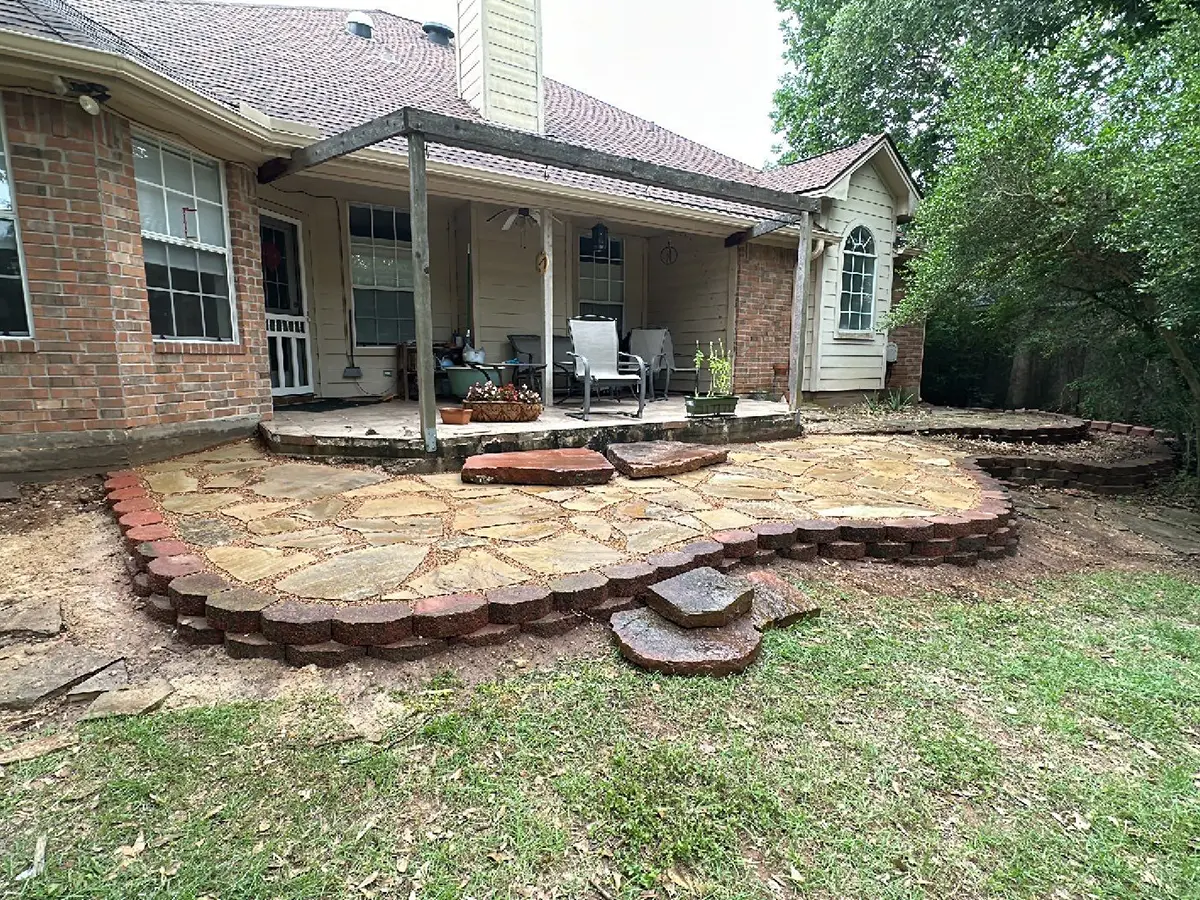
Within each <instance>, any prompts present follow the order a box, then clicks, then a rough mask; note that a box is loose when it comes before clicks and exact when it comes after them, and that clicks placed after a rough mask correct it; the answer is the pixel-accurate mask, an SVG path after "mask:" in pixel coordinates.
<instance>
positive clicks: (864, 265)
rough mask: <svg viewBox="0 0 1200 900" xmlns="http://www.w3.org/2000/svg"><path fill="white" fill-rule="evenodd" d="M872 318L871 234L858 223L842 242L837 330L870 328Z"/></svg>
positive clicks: (873, 253)
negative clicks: (844, 241) (840, 291)
mask: <svg viewBox="0 0 1200 900" xmlns="http://www.w3.org/2000/svg"><path fill="white" fill-rule="evenodd" d="M874 318H875V238H873V237H872V236H871V232H870V231H868V230H867V229H866V228H864V227H863V226H861V225H859V226H858V227H857V228H855V229H854V230H853V231H851V232H850V234H849V235H848V236H847V237H846V243H845V244H844V245H843V246H842V299H841V304H840V306H839V313H838V330H839V331H870V330H871V328H872V326H873V325H874Z"/></svg>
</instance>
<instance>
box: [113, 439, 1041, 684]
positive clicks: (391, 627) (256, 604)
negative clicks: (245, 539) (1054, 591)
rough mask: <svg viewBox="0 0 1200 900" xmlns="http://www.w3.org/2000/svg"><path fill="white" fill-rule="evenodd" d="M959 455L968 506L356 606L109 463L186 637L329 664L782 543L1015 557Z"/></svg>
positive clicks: (613, 594)
mask: <svg viewBox="0 0 1200 900" xmlns="http://www.w3.org/2000/svg"><path fill="white" fill-rule="evenodd" d="M958 467H959V468H960V469H961V470H962V471H963V472H964V473H965V474H967V475H969V476H971V477H972V478H974V479H975V481H976V482H977V483H978V484H979V487H980V489H981V491H982V503H981V504H980V505H979V506H978V507H976V508H975V509H971V510H966V511H964V512H962V513H961V514H957V515H937V516H930V517H927V518H911V519H888V520H882V521H862V520H843V519H836V520H835V519H803V520H798V521H793V522H760V523H758V524H757V525H755V526H753V527H752V528H750V529H748V530H740V529H738V530H729V531H719V532H716V533H714V534H712V535H710V536H709V537H708V538H707V539H700V540H697V541H695V542H693V543H691V544H688V545H686V546H685V547H682V548H681V549H679V550H673V551H665V552H661V553H656V554H652V555H650V556H648V557H646V559H645V560H643V561H640V562H630V563H623V564H620V565H615V566H609V567H608V568H606V569H603V570H601V571H599V572H583V573H580V574H577V575H568V576H564V577H561V578H558V579H555V580H554V581H552V582H551V583H550V584H549V586H547V587H542V586H540V585H516V586H513V587H507V588H499V589H497V590H493V591H488V592H487V593H486V594H452V595H447V596H442V597H427V598H424V599H421V600H415V601H412V602H396V601H378V602H375V603H363V604H356V605H348V606H335V605H333V604H330V603H325V602H321V601H307V600H285V599H280V598H278V597H274V596H271V595H270V594H267V593H262V592H259V591H256V590H254V589H253V588H250V587H247V586H239V585H232V584H230V583H229V582H227V581H226V580H225V579H224V578H223V577H222V576H220V575H217V574H215V573H212V572H207V571H205V569H204V566H205V564H204V561H203V560H202V559H201V558H200V557H198V556H196V555H194V554H193V553H192V550H191V548H190V547H189V546H188V545H187V544H185V543H183V542H182V541H180V540H178V538H177V537H176V535H175V534H174V532H173V531H172V530H171V528H170V526H169V525H167V524H166V522H165V520H164V518H163V516H162V513H161V512H160V511H159V510H158V508H157V504H156V502H155V501H154V499H153V498H152V497H151V496H150V495H149V492H148V491H147V490H146V488H145V486H144V484H143V482H142V479H141V476H139V475H138V474H137V473H136V472H133V471H129V470H125V471H120V472H110V473H109V474H108V476H107V480H106V481H105V482H104V487H105V490H106V492H107V493H106V500H107V502H108V504H109V506H110V507H111V508H112V511H113V514H114V516H116V517H117V521H118V524H119V525H120V527H121V530H122V531H123V532H124V536H125V544H126V548H127V550H128V552H129V553H130V554H131V557H132V565H131V567H130V568H131V570H132V571H133V572H134V575H133V590H134V593H136V594H137V595H138V596H141V597H144V598H146V603H145V610H146V613H147V614H148V615H149V616H150V617H151V618H153V619H155V620H156V621H160V622H163V623H164V624H170V625H173V626H175V628H176V631H177V632H178V635H179V637H180V638H181V639H182V640H184V641H186V642H188V643H192V644H212V645H216V644H222V645H223V646H224V648H225V651H226V652H227V653H228V654H229V655H230V656H232V657H234V658H235V659H277V660H285V661H287V662H288V663H291V664H292V665H296V666H303V665H308V664H309V663H313V664H316V665H318V666H326V667H327V666H335V665H340V664H341V663H345V662H349V661H351V660H354V659H361V658H363V657H365V656H370V657H372V658H376V659H384V660H392V661H398V660H417V659H423V658H424V657H427V656H430V655H431V654H433V653H437V652H439V651H441V650H445V649H447V648H448V647H449V646H451V645H453V644H456V643H461V644H465V645H467V646H474V647H478V646H487V645H492V644H500V643H503V642H505V641H508V640H510V639H511V638H513V637H515V636H516V635H517V634H519V633H521V632H527V633H529V634H533V635H537V636H539V637H553V636H556V635H560V634H564V633H566V632H567V631H570V630H571V629H572V628H574V627H575V626H577V625H579V624H580V623H581V622H582V621H583V620H584V617H587V618H591V619H594V620H598V621H603V622H607V621H608V619H609V617H610V616H611V615H612V614H613V613H616V612H620V611H623V610H627V609H632V608H635V607H638V606H642V605H643V601H642V597H643V596H644V595H645V594H646V593H647V592H648V591H649V588H650V586H651V585H652V584H657V583H658V582H660V581H665V580H666V579H668V578H673V577H674V576H676V575H679V574H681V573H683V572H687V571H690V570H691V569H695V568H700V567H702V566H714V567H716V568H718V569H719V570H721V571H723V572H728V571H730V570H732V569H735V568H736V567H737V566H739V565H741V564H743V563H757V564H763V563H770V562H773V561H774V560H775V559H776V558H777V557H779V556H782V557H785V558H787V559H791V560H797V561H801V562H813V561H815V560H816V559H818V558H825V559H838V560H870V561H872V562H884V563H901V564H904V565H912V566H922V567H925V566H936V565H941V564H943V563H948V564H951V565H959V566H973V565H976V564H977V563H978V562H979V561H980V560H996V559H999V558H1001V557H1003V556H1015V555H1016V553H1017V547H1018V541H1019V523H1018V522H1017V521H1016V519H1015V514H1014V511H1013V505H1012V501H1011V499H1010V498H1009V496H1008V492H1007V491H1006V490H1004V488H1003V487H1002V486H1001V484H1000V483H999V482H998V481H997V480H996V479H995V478H994V477H992V476H991V475H989V474H988V473H987V472H985V471H984V469H983V467H982V466H981V465H980V464H979V463H978V462H976V461H975V460H971V459H968V460H964V461H961V462H959V463H958Z"/></svg>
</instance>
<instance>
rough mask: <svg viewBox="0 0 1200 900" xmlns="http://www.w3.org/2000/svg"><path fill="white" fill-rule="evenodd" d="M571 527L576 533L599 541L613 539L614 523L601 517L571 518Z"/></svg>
mask: <svg viewBox="0 0 1200 900" xmlns="http://www.w3.org/2000/svg"><path fill="white" fill-rule="evenodd" d="M570 521H571V527H572V528H574V529H575V530H576V531H579V532H581V533H583V534H586V535H587V536H588V537H593V538H595V539H596V540H598V541H607V540H609V539H610V538H611V537H612V533H613V527H612V523H611V522H609V521H608V520H607V519H602V518H600V517H599V516H571V520H570Z"/></svg>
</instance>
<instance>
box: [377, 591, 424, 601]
mask: <svg viewBox="0 0 1200 900" xmlns="http://www.w3.org/2000/svg"><path fill="white" fill-rule="evenodd" d="M383 599H384V600H420V599H421V595H420V594H418V593H417V592H416V591H410V590H409V589H408V588H400V589H399V590H395V591H392V592H391V593H390V594H384V595H383Z"/></svg>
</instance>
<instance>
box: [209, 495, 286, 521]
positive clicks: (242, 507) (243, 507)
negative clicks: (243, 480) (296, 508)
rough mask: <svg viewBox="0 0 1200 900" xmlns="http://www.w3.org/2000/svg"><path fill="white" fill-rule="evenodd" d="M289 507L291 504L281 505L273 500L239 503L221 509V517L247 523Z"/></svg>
mask: <svg viewBox="0 0 1200 900" xmlns="http://www.w3.org/2000/svg"><path fill="white" fill-rule="evenodd" d="M291 505H292V504H291V503H282V502H277V501H274V500H270V501H261V502H256V503H239V504H237V505H236V506H225V507H222V508H221V515H223V516H230V517H232V518H234V519H237V520H238V521H239V522H249V521H251V520H253V519H261V518H263V517H264V516H271V515H274V514H275V513H277V512H281V511H283V510H285V509H287V508H288V507H289V506H291Z"/></svg>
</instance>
